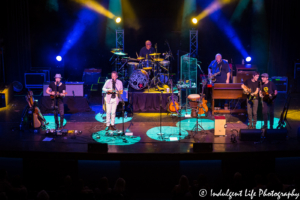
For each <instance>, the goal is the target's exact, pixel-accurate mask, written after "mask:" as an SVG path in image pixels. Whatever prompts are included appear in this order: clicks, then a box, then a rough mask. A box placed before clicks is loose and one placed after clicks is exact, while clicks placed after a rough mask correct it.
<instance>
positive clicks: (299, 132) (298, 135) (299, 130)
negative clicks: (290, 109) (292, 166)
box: [297, 126, 300, 142]
mask: <svg viewBox="0 0 300 200" xmlns="http://www.w3.org/2000/svg"><path fill="white" fill-rule="evenodd" d="M297 140H298V142H300V126H299V127H298V130H297Z"/></svg>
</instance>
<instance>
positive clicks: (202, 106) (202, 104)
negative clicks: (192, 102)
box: [198, 79, 208, 115]
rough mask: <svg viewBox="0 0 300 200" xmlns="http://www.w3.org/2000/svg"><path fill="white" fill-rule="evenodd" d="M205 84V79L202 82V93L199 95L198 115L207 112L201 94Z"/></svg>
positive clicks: (205, 102)
mask: <svg viewBox="0 0 300 200" xmlns="http://www.w3.org/2000/svg"><path fill="white" fill-rule="evenodd" d="M206 83H207V82H206V79H205V80H203V81H202V92H201V95H200V99H201V103H200V104H199V110H198V114H200V115H202V114H205V113H207V111H208V106H207V100H205V95H204V94H203V93H204V88H205V86H206Z"/></svg>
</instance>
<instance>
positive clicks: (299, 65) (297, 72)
mask: <svg viewBox="0 0 300 200" xmlns="http://www.w3.org/2000/svg"><path fill="white" fill-rule="evenodd" d="M294 81H295V85H294V87H295V92H297V93H299V92H300V59H297V60H296V61H295V64H294Z"/></svg>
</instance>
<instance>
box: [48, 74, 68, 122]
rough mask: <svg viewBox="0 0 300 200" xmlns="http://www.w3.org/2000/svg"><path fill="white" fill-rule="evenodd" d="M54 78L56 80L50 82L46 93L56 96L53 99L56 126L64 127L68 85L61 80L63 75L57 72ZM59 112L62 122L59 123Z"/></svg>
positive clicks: (52, 106) (52, 105)
mask: <svg viewBox="0 0 300 200" xmlns="http://www.w3.org/2000/svg"><path fill="white" fill-rule="evenodd" d="M54 78H55V81H53V82H51V83H50V84H49V86H48V88H47V90H46V93H47V94H49V95H53V96H54V98H53V99H52V104H51V108H52V109H53V113H54V119H55V124H56V128H62V127H63V123H64V102H63V98H64V97H65V94H66V85H65V84H64V83H62V82H61V79H62V77H61V75H60V74H56V75H55V76H54ZM55 94H56V95H55ZM58 113H59V114H60V124H59V123H58Z"/></svg>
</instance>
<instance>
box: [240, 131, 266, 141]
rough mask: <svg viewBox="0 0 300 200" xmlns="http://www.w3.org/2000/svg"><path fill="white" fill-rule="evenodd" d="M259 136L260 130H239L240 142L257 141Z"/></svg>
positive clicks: (260, 134) (259, 138)
mask: <svg viewBox="0 0 300 200" xmlns="http://www.w3.org/2000/svg"><path fill="white" fill-rule="evenodd" d="M261 136H262V130H261V129H240V132H239V139H240V141H259V140H261Z"/></svg>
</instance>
